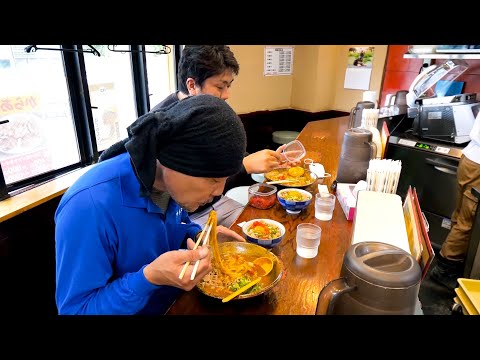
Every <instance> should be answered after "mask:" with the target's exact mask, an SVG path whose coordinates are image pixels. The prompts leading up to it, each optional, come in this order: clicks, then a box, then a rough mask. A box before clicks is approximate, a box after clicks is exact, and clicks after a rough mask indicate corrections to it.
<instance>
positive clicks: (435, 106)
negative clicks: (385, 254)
mask: <svg viewBox="0 0 480 360" xmlns="http://www.w3.org/2000/svg"><path fill="white" fill-rule="evenodd" d="M467 68H468V64H467V63H466V62H465V61H463V60H446V61H444V62H443V63H441V64H436V65H432V66H430V67H428V68H427V69H425V70H424V71H422V72H421V73H420V74H419V75H418V76H417V77H416V78H415V80H414V81H413V82H412V85H411V86H410V90H409V92H408V94H407V103H408V105H409V107H410V109H409V110H410V111H409V113H410V114H411V115H410V116H411V117H414V118H415V120H414V122H413V133H414V134H415V135H417V136H418V137H420V138H422V139H432V140H439V141H444V142H448V143H453V144H466V143H468V142H469V141H470V136H469V133H470V131H471V129H472V127H473V123H474V122H475V117H476V115H477V113H478V111H479V109H480V102H478V101H477V94H475V93H470V94H455V95H451V96H440V95H439V94H441V93H440V92H438V93H437V91H436V86H437V83H439V82H442V84H447V86H449V84H453V80H455V79H456V78H457V77H458V76H460V75H461V74H463V73H464V72H465V70H467ZM442 86H443V85H442Z"/></svg>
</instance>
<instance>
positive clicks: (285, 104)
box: [228, 45, 387, 114]
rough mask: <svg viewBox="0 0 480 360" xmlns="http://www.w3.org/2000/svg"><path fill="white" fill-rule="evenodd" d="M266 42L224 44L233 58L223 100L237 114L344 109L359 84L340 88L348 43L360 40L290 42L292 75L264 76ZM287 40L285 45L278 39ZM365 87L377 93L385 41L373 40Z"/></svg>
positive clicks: (356, 93)
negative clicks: (234, 72)
mask: <svg viewBox="0 0 480 360" xmlns="http://www.w3.org/2000/svg"><path fill="white" fill-rule="evenodd" d="M265 46H266V45H230V48H231V49H232V51H233V52H234V54H235V57H236V58H237V60H238V62H239V64H240V73H239V76H238V77H237V78H236V79H235V81H234V83H233V86H232V91H231V96H230V99H229V100H228V102H229V104H230V105H231V106H232V107H233V109H234V110H235V111H236V112H237V113H238V114H243V113H249V112H254V111H260V110H278V109H290V108H293V109H299V110H305V111H311V112H317V111H324V110H343V111H350V109H351V108H352V107H353V106H354V105H355V104H356V103H357V102H358V101H361V100H362V94H363V90H350V89H344V88H343V82H344V79H345V69H346V66H347V54H348V48H349V47H351V46H365V45H293V46H294V54H293V75H282V76H264V75H263V70H264V51H265ZM278 46H290V45H278ZM374 46H375V55H374V59H373V67H372V77H371V81H370V90H375V91H377V93H378V94H379V93H380V86H381V81H382V76H383V68H384V65H385V58H386V53H387V46H386V45H374Z"/></svg>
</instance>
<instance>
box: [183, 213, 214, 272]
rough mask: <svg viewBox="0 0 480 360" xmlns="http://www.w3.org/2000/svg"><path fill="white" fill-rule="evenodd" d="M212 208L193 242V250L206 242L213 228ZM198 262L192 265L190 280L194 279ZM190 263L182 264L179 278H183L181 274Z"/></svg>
mask: <svg viewBox="0 0 480 360" xmlns="http://www.w3.org/2000/svg"><path fill="white" fill-rule="evenodd" d="M213 211H214V210H212V211H211V212H210V215H209V216H208V220H207V223H206V224H205V227H204V228H203V230H202V232H201V233H200V236H199V237H198V239H197V242H196V243H195V246H194V247H193V250H195V249H196V248H197V247H198V246H199V245H200V243H202V246H205V245H207V244H208V239H209V238H210V231H211V230H212V228H213V222H214V221H215V219H214V216H213V215H214V214H213V213H212V212H213ZM199 263H200V259H199V260H197V261H196V262H195V265H194V267H193V271H192V275H190V280H193V279H195V275H196V273H197V269H198V264H199ZM189 265H190V261H187V262H186V263H185V265H183V269H182V271H181V272H180V275H178V278H179V279H183V276H184V275H185V272H186V271H187V268H188V266H189Z"/></svg>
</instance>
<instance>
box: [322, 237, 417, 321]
mask: <svg viewBox="0 0 480 360" xmlns="http://www.w3.org/2000/svg"><path fill="white" fill-rule="evenodd" d="M420 281H421V269H420V265H418V263H417V262H416V261H415V259H414V258H413V256H412V255H410V254H409V253H407V252H406V251H404V250H402V249H400V248H398V247H396V246H393V245H390V244H385V243H381V242H362V243H357V244H353V245H352V246H351V247H350V248H349V249H348V250H347V252H346V253H345V256H344V258H343V264H342V269H341V272H340V278H338V279H335V280H332V281H331V282H329V283H328V284H327V285H326V286H325V287H324V288H323V289H322V291H321V292H320V295H319V297H318V302H317V308H316V312H315V313H316V314H317V315H413V314H415V308H416V306H417V302H418V292H419V290H420Z"/></svg>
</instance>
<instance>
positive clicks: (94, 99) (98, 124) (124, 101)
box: [84, 45, 138, 151]
mask: <svg viewBox="0 0 480 360" xmlns="http://www.w3.org/2000/svg"><path fill="white" fill-rule="evenodd" d="M93 46H94V47H95V49H97V50H98V51H99V52H100V54H101V56H100V57H96V56H91V57H87V56H86V57H85V69H86V73H87V82H88V90H89V93H90V103H91V106H92V115H93V125H94V129H95V137H96V141H97V150H98V151H102V150H105V149H106V148H108V147H109V146H110V145H112V144H114V143H115V142H117V141H119V140H122V139H124V138H125V137H127V127H128V126H129V125H130V124H131V123H132V122H133V121H135V120H136V119H137V117H138V114H137V111H136V105H135V92H134V84H133V77H132V61H131V56H130V52H128V50H129V49H130V47H129V46H127V45H120V46H122V47H123V48H125V50H127V51H125V52H121V51H111V50H109V48H110V49H112V45H93ZM84 48H85V46H84ZM120 50H121V49H120Z"/></svg>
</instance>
